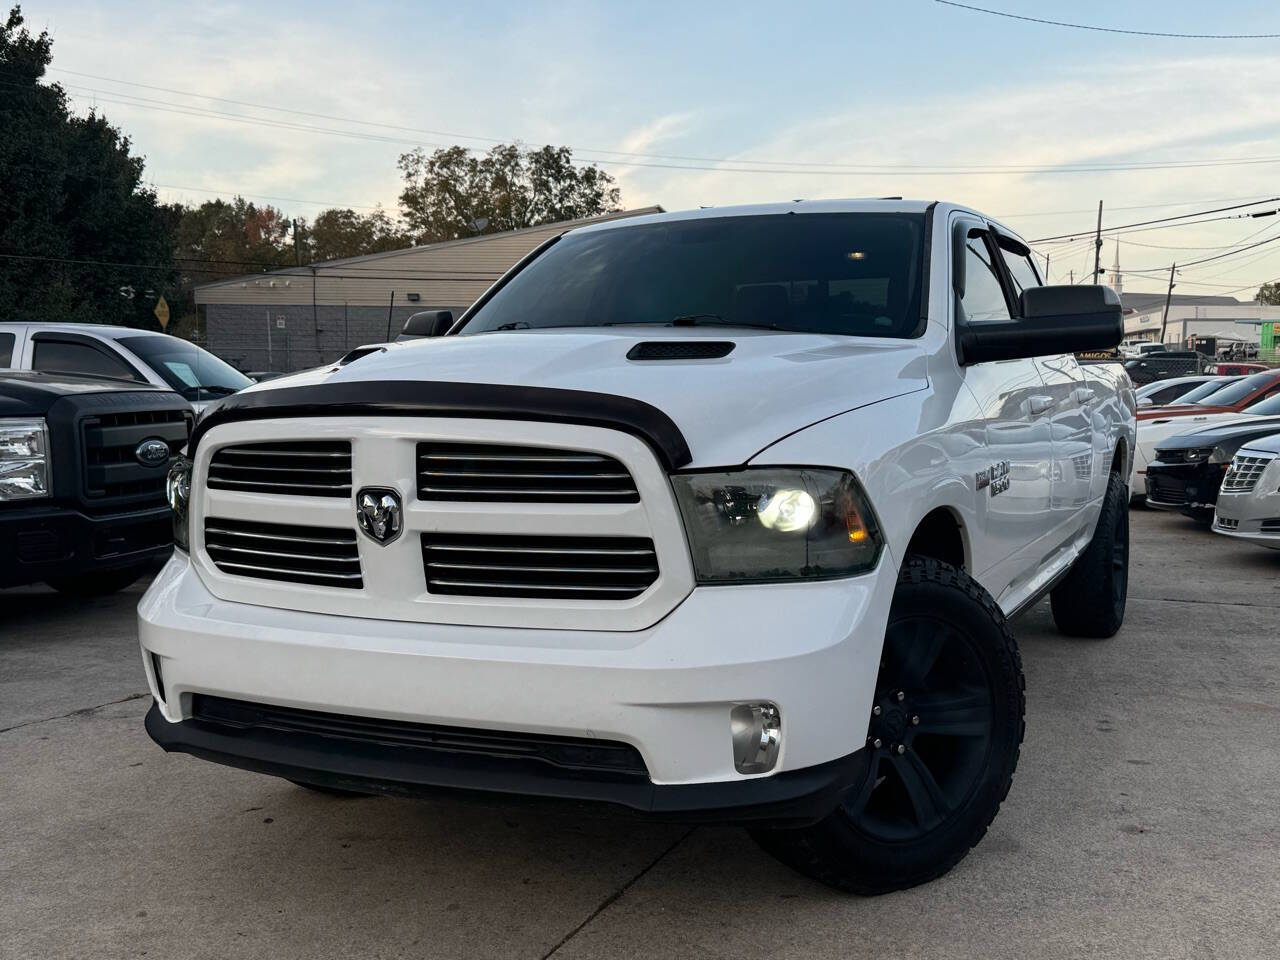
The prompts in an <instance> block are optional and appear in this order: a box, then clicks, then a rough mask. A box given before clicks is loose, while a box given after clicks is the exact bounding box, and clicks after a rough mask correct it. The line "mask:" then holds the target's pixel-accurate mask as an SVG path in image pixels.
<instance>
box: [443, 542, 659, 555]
mask: <svg viewBox="0 0 1280 960" xmlns="http://www.w3.org/2000/svg"><path fill="white" fill-rule="evenodd" d="M431 549H432V550H444V551H447V550H461V551H467V552H472V551H474V549H475V548H474V547H467V546H459V545H457V544H447V543H433V544H432V545H431ZM485 552H486V553H557V554H559V553H563V554H594V555H598V556H602V557H622V556H646V557H647V556H649V555H650V554H652V553H653V551H652V550H645V549H643V548H637V549H635V550H619V549H605V548H602V547H498V546H490V547H485Z"/></svg>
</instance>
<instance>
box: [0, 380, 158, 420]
mask: <svg viewBox="0 0 1280 960" xmlns="http://www.w3.org/2000/svg"><path fill="white" fill-rule="evenodd" d="M160 392H162V391H161V390H160V388H159V387H153V386H151V384H148V383H137V382H135V381H133V380H114V379H108V378H105V377H103V378H98V377H82V376H78V375H76V374H72V373H38V372H34V371H30V370H4V371H0V416H4V417H43V416H44V415H45V414H46V413H47V412H48V411H49V408H50V407H51V406H53V404H54V402H55V401H57V400H58V399H59V398H60V397H66V396H71V395H72V394H81V393H160Z"/></svg>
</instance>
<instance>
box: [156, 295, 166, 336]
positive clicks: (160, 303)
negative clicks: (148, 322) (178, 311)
mask: <svg viewBox="0 0 1280 960" xmlns="http://www.w3.org/2000/svg"><path fill="white" fill-rule="evenodd" d="M155 314H156V319H157V320H159V321H160V329H161V330H166V329H168V327H169V304H168V302H167V301H166V300H165V298H164V297H161V298H160V299H159V300H157V301H156V310H155Z"/></svg>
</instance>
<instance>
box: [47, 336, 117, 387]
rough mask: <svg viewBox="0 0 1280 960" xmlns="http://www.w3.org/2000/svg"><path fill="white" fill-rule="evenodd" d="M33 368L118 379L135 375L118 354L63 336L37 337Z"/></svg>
mask: <svg viewBox="0 0 1280 960" xmlns="http://www.w3.org/2000/svg"><path fill="white" fill-rule="evenodd" d="M35 348H36V352H35V359H33V360H32V361H31V368H32V369H33V370H45V371H48V372H51V373H81V374H85V375H87V376H92V377H115V378H116V379H118V380H136V379H138V378H137V376H136V375H135V374H134V372H133V371H132V370H131V369H129V367H128V366H126V364H125V362H124V361H123V360H121V359H120V358H118V357H113V356H111V355H110V354H108V353H106V352H105V351H102V350H99V349H98V348H97V347H91V346H88V345H87V344H83V343H69V342H68V341H65V340H37V341H36V342H35Z"/></svg>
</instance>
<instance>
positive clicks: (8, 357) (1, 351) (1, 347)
mask: <svg viewBox="0 0 1280 960" xmlns="http://www.w3.org/2000/svg"><path fill="white" fill-rule="evenodd" d="M16 340H17V338H16V337H15V336H14V335H13V334H12V333H0V367H11V366H13V344H14V342H15V341H16Z"/></svg>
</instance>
